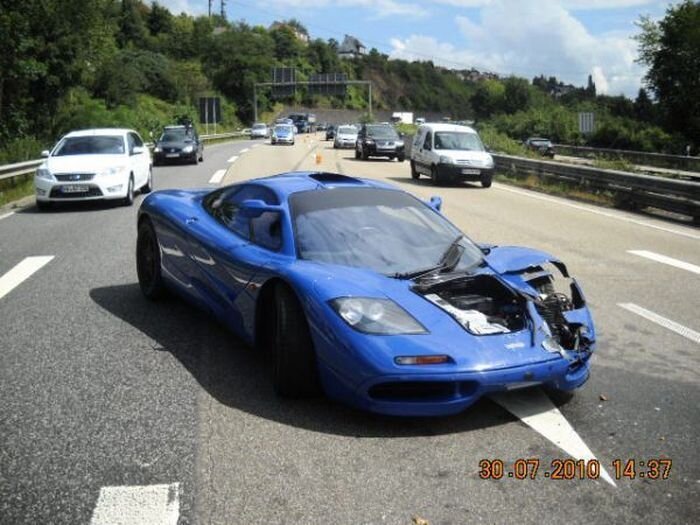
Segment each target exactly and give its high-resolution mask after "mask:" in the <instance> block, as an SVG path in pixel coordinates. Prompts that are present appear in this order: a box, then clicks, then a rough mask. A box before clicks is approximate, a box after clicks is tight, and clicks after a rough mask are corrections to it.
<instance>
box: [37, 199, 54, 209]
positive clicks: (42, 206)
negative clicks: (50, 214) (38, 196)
mask: <svg viewBox="0 0 700 525" xmlns="http://www.w3.org/2000/svg"><path fill="white" fill-rule="evenodd" d="M51 204H52V203H51V202H49V201H36V207H37V209H38V210H39V211H47V210H50V209H51Z"/></svg>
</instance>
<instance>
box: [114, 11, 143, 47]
mask: <svg viewBox="0 0 700 525" xmlns="http://www.w3.org/2000/svg"><path fill="white" fill-rule="evenodd" d="M144 8H145V6H144V5H143V4H142V3H141V1H140V0H122V4H121V12H120V14H119V33H118V35H117V42H118V43H119V45H120V46H121V47H126V46H128V45H129V44H132V45H134V46H135V47H140V46H142V45H143V43H144V42H145V41H146V37H147V36H148V30H147V28H146V22H145V20H144V13H143V12H144V10H145V9H144Z"/></svg>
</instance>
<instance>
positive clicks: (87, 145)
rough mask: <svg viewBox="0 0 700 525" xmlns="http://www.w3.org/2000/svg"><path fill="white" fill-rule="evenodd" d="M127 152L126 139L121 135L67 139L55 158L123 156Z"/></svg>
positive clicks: (59, 147) (57, 149)
mask: <svg viewBox="0 0 700 525" xmlns="http://www.w3.org/2000/svg"><path fill="white" fill-rule="evenodd" d="M124 151H125V149H124V138H123V137H121V136H119V135H114V136H113V135H97V136H90V137H67V138H65V139H63V140H62V141H61V143H60V144H59V145H58V147H57V148H56V151H55V152H54V154H53V155H54V156H55V157H63V156H68V155H121V154H123V153H124Z"/></svg>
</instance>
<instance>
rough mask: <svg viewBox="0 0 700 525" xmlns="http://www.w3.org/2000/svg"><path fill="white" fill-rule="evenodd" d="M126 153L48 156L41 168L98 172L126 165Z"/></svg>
mask: <svg viewBox="0 0 700 525" xmlns="http://www.w3.org/2000/svg"><path fill="white" fill-rule="evenodd" d="M127 163H128V157H127V156H126V155H66V156H62V157H49V158H48V159H46V161H45V162H44V164H42V167H43V168H48V169H49V171H50V172H51V173H98V172H100V171H102V170H105V169H108V168H114V167H120V166H126V165H127Z"/></svg>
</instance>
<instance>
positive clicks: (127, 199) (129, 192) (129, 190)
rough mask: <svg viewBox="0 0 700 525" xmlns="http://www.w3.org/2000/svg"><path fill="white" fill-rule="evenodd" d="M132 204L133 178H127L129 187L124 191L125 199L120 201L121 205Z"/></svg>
mask: <svg viewBox="0 0 700 525" xmlns="http://www.w3.org/2000/svg"><path fill="white" fill-rule="evenodd" d="M132 204H134V176H133V175H132V176H130V177H129V186H128V187H127V190H126V197H124V198H123V199H122V205H124V206H131V205H132Z"/></svg>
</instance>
